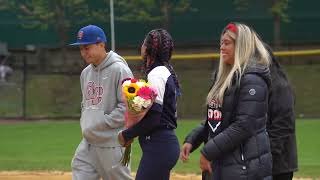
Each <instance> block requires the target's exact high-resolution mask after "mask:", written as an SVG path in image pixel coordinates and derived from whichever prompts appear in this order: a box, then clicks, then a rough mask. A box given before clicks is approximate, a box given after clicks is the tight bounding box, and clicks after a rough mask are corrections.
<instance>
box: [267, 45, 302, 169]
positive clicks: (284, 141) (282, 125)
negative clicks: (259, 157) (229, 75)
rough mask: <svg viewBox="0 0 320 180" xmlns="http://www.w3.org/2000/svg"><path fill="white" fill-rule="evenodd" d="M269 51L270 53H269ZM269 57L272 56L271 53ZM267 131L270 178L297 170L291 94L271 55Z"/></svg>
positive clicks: (283, 75)
mask: <svg viewBox="0 0 320 180" xmlns="http://www.w3.org/2000/svg"><path fill="white" fill-rule="evenodd" d="M270 52H272V51H271V50H270ZM271 55H272V54H271ZM272 61H273V62H272V66H271V67H270V70H271V80H272V86H271V89H270V95H269V113H268V123H267V130H268V133H269V136H270V145H271V153H272V159H273V171H272V173H273V175H278V174H282V173H288V172H294V171H297V170H298V157H297V144H296V133H295V115H294V92H293V89H292V87H291V85H290V83H289V82H288V79H287V77H286V74H285V73H284V72H283V70H282V68H281V66H280V64H279V62H278V61H277V60H276V59H275V57H274V56H273V55H272Z"/></svg>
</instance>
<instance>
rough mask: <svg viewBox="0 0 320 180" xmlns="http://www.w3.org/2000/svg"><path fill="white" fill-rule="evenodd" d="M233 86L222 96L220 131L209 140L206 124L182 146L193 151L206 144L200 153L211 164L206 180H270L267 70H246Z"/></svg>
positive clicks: (251, 68) (252, 68) (193, 133)
mask: <svg viewBox="0 0 320 180" xmlns="http://www.w3.org/2000/svg"><path fill="white" fill-rule="evenodd" d="M236 84H237V83H234V85H233V86H232V87H231V88H229V89H228V90H227V91H226V92H225V95H224V101H223V105H222V119H223V120H222V124H221V126H222V127H221V128H222V131H221V132H220V133H219V134H218V135H216V136H214V137H212V133H210V132H211V131H210V130H209V128H208V125H207V123H203V124H201V125H200V126H198V127H197V128H195V129H194V130H193V132H192V133H190V134H189V136H187V138H186V140H185V142H189V143H191V144H192V145H193V149H195V148H197V147H198V146H199V145H200V144H201V143H202V142H204V141H207V142H206V144H205V146H204V147H203V149H202V150H201V153H202V154H203V155H204V156H205V157H206V158H207V159H208V160H210V161H212V168H213V176H212V177H210V178H209V179H210V180H234V179H237V180H241V179H246V180H259V179H263V180H266V179H272V177H271V174H272V156H271V152H270V144H269V138H268V134H267V131H266V121H267V111H268V86H269V85H270V73H269V69H267V68H260V67H258V66H256V67H249V68H247V70H246V71H245V73H244V74H243V76H242V78H241V83H240V86H239V85H238V86H237V85H236ZM206 137H208V139H206Z"/></svg>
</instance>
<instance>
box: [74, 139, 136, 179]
mask: <svg viewBox="0 0 320 180" xmlns="http://www.w3.org/2000/svg"><path fill="white" fill-rule="evenodd" d="M122 152H124V148H122V147H97V146H92V145H89V144H88V143H87V142H86V141H85V140H82V141H81V142H80V144H79V146H78V148H77V150H76V152H75V155H74V157H73V159H72V163H71V166H72V179H73V180H99V179H100V178H102V179H103V180H132V177H131V175H130V168H128V167H126V166H122V165H121V163H120V160H121V158H122V154H123V153H122Z"/></svg>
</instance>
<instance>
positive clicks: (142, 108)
mask: <svg viewBox="0 0 320 180" xmlns="http://www.w3.org/2000/svg"><path fill="white" fill-rule="evenodd" d="M122 87H123V93H122V94H123V101H124V102H125V104H126V108H127V110H126V113H125V126H126V128H130V127H132V126H133V125H135V124H137V123H138V122H139V121H141V119H142V118H143V117H144V116H145V115H146V113H147V112H148V110H149V108H150V107H151V105H152V104H153V102H154V99H155V98H156V97H157V95H158V93H157V90H156V89H155V88H153V87H151V86H150V84H149V83H147V82H146V81H144V80H142V79H140V80H137V79H132V78H128V79H124V81H123V83H122ZM130 154H131V144H130V145H128V146H127V147H126V149H125V152H124V155H123V158H122V160H121V163H122V164H123V165H126V166H127V165H128V163H129V161H130Z"/></svg>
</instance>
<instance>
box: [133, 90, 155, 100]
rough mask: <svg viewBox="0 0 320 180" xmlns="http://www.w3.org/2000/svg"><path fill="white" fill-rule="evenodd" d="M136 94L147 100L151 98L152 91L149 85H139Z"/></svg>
mask: <svg viewBox="0 0 320 180" xmlns="http://www.w3.org/2000/svg"><path fill="white" fill-rule="evenodd" d="M137 95H138V96H140V97H142V98H143V99H145V100H149V99H151V98H152V95H153V91H152V90H151V89H150V88H149V87H141V88H140V89H139V91H138V92H137Z"/></svg>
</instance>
